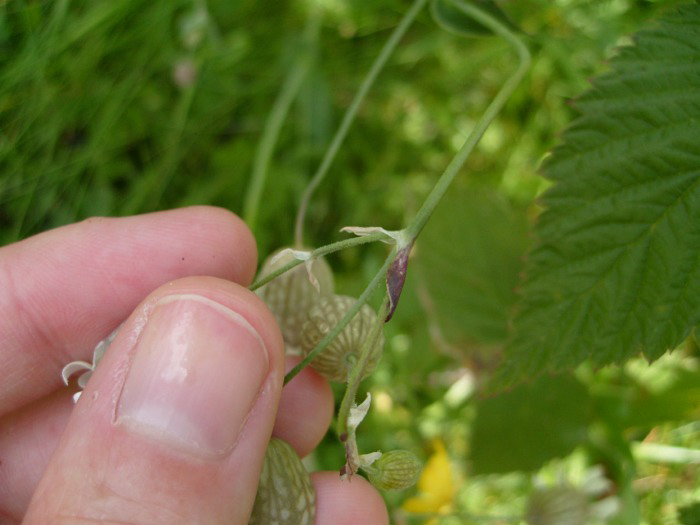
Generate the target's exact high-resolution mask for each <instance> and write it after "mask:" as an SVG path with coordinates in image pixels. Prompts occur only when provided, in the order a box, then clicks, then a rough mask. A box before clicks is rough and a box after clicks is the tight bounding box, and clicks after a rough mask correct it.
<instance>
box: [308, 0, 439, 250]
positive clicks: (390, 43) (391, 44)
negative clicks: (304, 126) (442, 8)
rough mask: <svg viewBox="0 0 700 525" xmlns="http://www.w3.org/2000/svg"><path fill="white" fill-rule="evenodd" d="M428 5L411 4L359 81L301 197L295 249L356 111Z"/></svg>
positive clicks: (418, 1) (419, 0)
mask: <svg viewBox="0 0 700 525" xmlns="http://www.w3.org/2000/svg"><path fill="white" fill-rule="evenodd" d="M427 2H428V0H414V2H413V5H412V6H411V8H410V9H409V10H408V11H407V12H406V14H405V15H404V17H403V18H402V19H401V22H399V25H398V26H396V28H395V29H394V31H393V32H392V33H391V36H389V39H388V40H387V42H386V44H384V47H383V48H382V50H381V52H380V53H379V55H378V56H377V58H376V59H375V61H374V63H373V64H372V67H371V68H370V70H369V72H368V73H367V75H366V76H365V78H364V80H363V81H362V84H360V88H359V89H358V91H357V93H356V94H355V97H354V98H353V100H352V102H351V103H350V106H349V107H348V109H347V111H346V112H345V115H344V116H343V120H342V121H341V123H340V126H339V127H338V130H337V131H336V133H335V135H334V136H333V140H332V141H331V143H330V145H329V146H328V149H327V150H326V153H325V155H324V157H323V160H322V161H321V164H320V165H319V167H318V169H317V170H316V173H315V174H314V176H313V177H312V178H311V181H310V182H309V184H308V185H307V186H306V189H305V190H304V194H303V195H302V198H301V204H300V205H299V209H298V211H297V216H296V221H295V223H294V244H295V245H296V246H297V247H300V246H303V241H304V231H303V230H304V218H305V217H306V210H307V208H308V206H309V201H310V200H311V196H312V195H313V193H314V191H316V188H317V187H318V185H319V184H321V182H322V181H323V179H324V177H325V176H326V174H327V173H328V169H329V168H330V166H331V164H332V162H333V160H334V159H335V156H336V155H337V153H338V150H339V149H340V145H341V144H342V143H343V140H345V136H346V135H347V134H348V130H349V129H350V126H351V125H352V123H353V121H354V120H355V116H356V114H357V110H358V109H359V107H360V104H362V101H363V100H364V99H365V96H366V95H367V92H368V91H369V90H370V88H371V87H372V84H374V81H375V80H376V79H377V76H379V73H380V72H381V70H382V69H383V68H384V66H385V65H386V62H387V60H388V59H389V57H390V56H391V54H392V53H393V52H394V50H395V49H396V46H397V45H398V43H399V41H400V40H401V38H402V37H403V35H404V34H405V33H406V31H407V30H408V28H409V27H410V25H411V24H412V23H413V20H414V19H415V18H416V16H417V15H418V13H419V12H420V10H421V9H422V8H423V7H424V6H425V4H426V3H427Z"/></svg>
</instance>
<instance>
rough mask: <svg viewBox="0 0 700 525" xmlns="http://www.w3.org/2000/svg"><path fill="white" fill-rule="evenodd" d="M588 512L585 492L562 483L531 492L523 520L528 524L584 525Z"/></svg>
mask: <svg viewBox="0 0 700 525" xmlns="http://www.w3.org/2000/svg"><path fill="white" fill-rule="evenodd" d="M588 514H589V504H588V498H587V496H586V494H585V493H584V492H583V491H581V490H578V489H576V488H574V487H571V486H567V485H562V486H559V487H550V488H546V489H538V490H536V491H535V492H533V493H532V494H531V495H530V499H529V501H528V503H527V512H526V514H525V520H526V521H527V523H528V524H529V525H585V524H586V523H587V522H588V517H589V516H588Z"/></svg>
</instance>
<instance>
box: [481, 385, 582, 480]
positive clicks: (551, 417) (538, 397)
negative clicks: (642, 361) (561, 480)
mask: <svg viewBox="0 0 700 525" xmlns="http://www.w3.org/2000/svg"><path fill="white" fill-rule="evenodd" d="M590 419H591V401H590V397H589V394H588V390H587V389H586V388H585V387H584V386H583V385H582V384H581V383H580V382H579V381H577V380H576V379H575V378H574V377H572V376H570V375H562V376H558V377H547V376H545V377H541V378H540V379H539V380H537V381H535V382H534V383H532V384H527V385H520V386H518V387H517V388H515V389H513V390H511V391H509V392H506V393H504V394H501V395H499V396H498V397H494V398H487V399H483V400H481V401H480V402H479V403H478V405H477V416H476V420H475V422H474V430H473V434H472V438H471V446H470V450H471V460H472V464H473V467H474V471H475V473H477V474H496V473H505V472H511V471H513V470H524V471H530V470H535V469H538V468H540V467H541V466H542V465H544V463H546V462H547V461H549V460H551V459H553V458H556V457H562V456H565V455H567V454H569V453H570V452H572V451H573V450H574V448H575V447H577V446H579V445H581V444H583V443H585V442H586V438H587V433H588V423H589V421H590Z"/></svg>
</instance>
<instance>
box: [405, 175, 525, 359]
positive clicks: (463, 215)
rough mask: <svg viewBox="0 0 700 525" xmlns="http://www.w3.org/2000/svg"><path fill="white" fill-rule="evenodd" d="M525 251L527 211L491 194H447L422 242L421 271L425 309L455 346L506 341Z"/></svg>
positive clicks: (477, 191)
mask: <svg viewBox="0 0 700 525" xmlns="http://www.w3.org/2000/svg"><path fill="white" fill-rule="evenodd" d="M526 248H527V221H526V218H525V214H524V213H523V211H521V210H517V209H514V208H513V207H512V206H511V205H510V203H508V202H507V201H506V200H505V199H503V198H502V197H501V196H499V195H498V194H497V193H495V192H494V191H490V190H486V189H478V188H474V187H469V188H461V187H455V188H453V189H452V190H450V192H448V193H447V195H446V196H445V198H444V200H443V202H441V203H440V205H439V206H438V207H437V209H436V210H435V213H434V214H433V216H432V217H431V219H430V222H429V223H428V225H427V226H426V228H425V230H424V231H423V233H422V234H421V236H420V237H419V238H418V246H417V249H416V254H417V257H416V269H417V273H418V274H419V281H418V282H419V287H420V286H421V285H422V291H423V292H424V293H423V294H422V299H423V303H424V307H426V309H427V310H429V311H430V310H433V312H432V313H433V317H434V319H435V321H436V322H437V324H438V325H439V327H440V329H441V332H442V335H443V336H444V337H445V338H446V339H447V340H448V341H449V342H450V343H452V344H454V345H459V346H469V345H470V344H473V343H475V342H476V343H503V342H504V341H505V339H506V336H507V330H508V315H509V311H510V308H511V306H512V305H513V303H514V301H515V292H514V288H515V286H516V284H517V282H518V273H519V272H520V270H521V268H522V264H521V258H522V256H523V254H524V253H525V250H526ZM409 273H410V269H409ZM420 291H421V290H419V293H420Z"/></svg>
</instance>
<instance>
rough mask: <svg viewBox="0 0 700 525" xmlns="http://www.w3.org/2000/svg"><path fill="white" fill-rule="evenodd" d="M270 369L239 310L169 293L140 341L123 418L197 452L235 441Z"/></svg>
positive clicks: (213, 452)
mask: <svg viewBox="0 0 700 525" xmlns="http://www.w3.org/2000/svg"><path fill="white" fill-rule="evenodd" d="M268 369H269V363H268V356H267V351H266V349H265V346H264V344H263V342H262V339H261V338H260V335H258V333H257V332H256V330H255V329H254V328H253V326H252V325H251V324H250V323H249V322H248V321H247V320H246V319H245V318H244V317H243V316H241V315H240V314H239V313H237V312H235V311H233V310H231V309H230V308H228V307H226V306H224V305H222V304H220V303H218V302H215V301H213V300H211V299H209V298H207V297H203V296H199V295H194V294H192V295H171V296H166V297H164V298H162V299H161V300H160V301H159V302H158V303H157V305H156V307H155V308H154V310H153V311H152V313H151V315H150V317H149V319H148V321H147V323H146V325H145V327H144V328H143V331H142V332H141V334H140V335H139V338H138V341H137V343H136V351H135V355H134V357H133V361H132V363H131V366H130V369H129V372H128V373H127V377H126V381H125V382H124V386H123V388H122V391H121V395H120V398H119V403H118V405H117V411H116V417H115V423H116V424H118V425H123V426H124V427H126V428H127V429H129V430H130V431H133V432H136V433H139V434H145V435H147V436H149V437H151V438H153V439H156V440H159V441H162V442H164V443H166V444H168V445H172V446H175V447H177V448H180V449H183V450H185V451H187V452H190V453H192V454H195V455H200V456H219V455H224V454H226V453H228V452H230V450H231V449H232V448H233V447H234V445H235V443H236V440H237V438H238V434H239V432H240V430H241V428H242V426H243V425H244V424H245V421H246V419H247V417H248V413H249V412H250V410H251V408H252V407H253V404H254V403H255V400H256V399H257V397H258V393H259V392H260V389H261V387H262V384H263V382H264V381H265V378H266V377H267V373H268Z"/></svg>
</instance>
